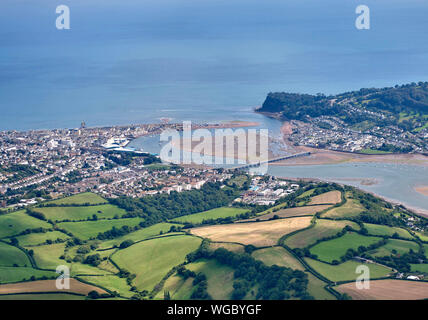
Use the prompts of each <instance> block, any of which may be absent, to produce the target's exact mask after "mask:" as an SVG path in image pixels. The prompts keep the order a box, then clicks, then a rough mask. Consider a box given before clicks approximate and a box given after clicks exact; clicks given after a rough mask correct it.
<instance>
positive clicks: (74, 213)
mask: <svg viewBox="0 0 428 320" xmlns="http://www.w3.org/2000/svg"><path fill="white" fill-rule="evenodd" d="M34 211H37V212H41V213H43V214H44V215H45V217H46V219H48V220H52V221H63V220H86V219H88V218H92V216H93V215H96V216H97V218H98V219H106V218H113V217H114V216H116V215H117V216H118V217H122V216H123V215H124V214H126V211H125V210H123V209H120V208H118V207H116V206H113V205H111V204H103V205H99V206H88V207H44V208H34Z"/></svg>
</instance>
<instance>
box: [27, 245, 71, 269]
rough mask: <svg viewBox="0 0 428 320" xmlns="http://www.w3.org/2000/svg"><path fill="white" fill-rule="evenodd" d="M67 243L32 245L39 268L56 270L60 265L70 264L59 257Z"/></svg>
mask: <svg viewBox="0 0 428 320" xmlns="http://www.w3.org/2000/svg"><path fill="white" fill-rule="evenodd" d="M64 248H65V243H55V244H51V245H44V246H37V247H31V248H29V249H31V250H33V251H34V256H33V257H34V260H35V261H36V264H37V266H38V267H39V268H42V269H51V270H55V269H56V267H57V266H59V265H68V264H67V263H66V261H65V260H62V259H60V258H59V257H60V256H62V255H63V254H64Z"/></svg>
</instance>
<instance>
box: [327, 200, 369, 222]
mask: <svg viewBox="0 0 428 320" xmlns="http://www.w3.org/2000/svg"><path fill="white" fill-rule="evenodd" d="M363 211H364V208H363V206H362V205H361V204H360V202H359V201H357V200H355V199H350V198H348V197H347V198H346V202H345V204H343V205H341V206H340V207H336V208H332V209H331V210H329V211H327V212H325V213H323V214H322V217H327V218H350V217H355V216H358V215H359V214H360V213H361V212H363Z"/></svg>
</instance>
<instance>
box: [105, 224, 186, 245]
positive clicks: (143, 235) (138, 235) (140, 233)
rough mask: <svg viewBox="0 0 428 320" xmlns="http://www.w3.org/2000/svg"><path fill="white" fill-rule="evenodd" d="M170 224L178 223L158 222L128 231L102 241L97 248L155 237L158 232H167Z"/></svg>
mask: <svg viewBox="0 0 428 320" xmlns="http://www.w3.org/2000/svg"><path fill="white" fill-rule="evenodd" d="M172 226H178V225H177V224H172V223H158V224H155V225H153V226H150V227H147V228H143V229H140V230H137V231H134V232H131V233H128V234H127V235H124V236H122V237H119V238H115V239H112V240H107V241H103V242H102V243H101V244H100V246H99V249H106V248H111V247H114V246H119V245H120V244H121V243H122V242H123V241H125V240H132V241H134V242H137V241H141V240H145V239H147V238H151V237H156V236H159V235H160V233H162V234H165V233H167V232H168V231H169V230H170V229H171V227H172ZM176 234H178V233H176Z"/></svg>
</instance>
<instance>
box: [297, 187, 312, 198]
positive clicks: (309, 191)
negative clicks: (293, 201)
mask: <svg viewBox="0 0 428 320" xmlns="http://www.w3.org/2000/svg"><path fill="white" fill-rule="evenodd" d="M314 191H315V189H310V190H308V191H305V192H303V193H302V194H301V195H300V196H298V197H297V199H302V198H305V197H310V196H311V195H312V194H313V193H314Z"/></svg>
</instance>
